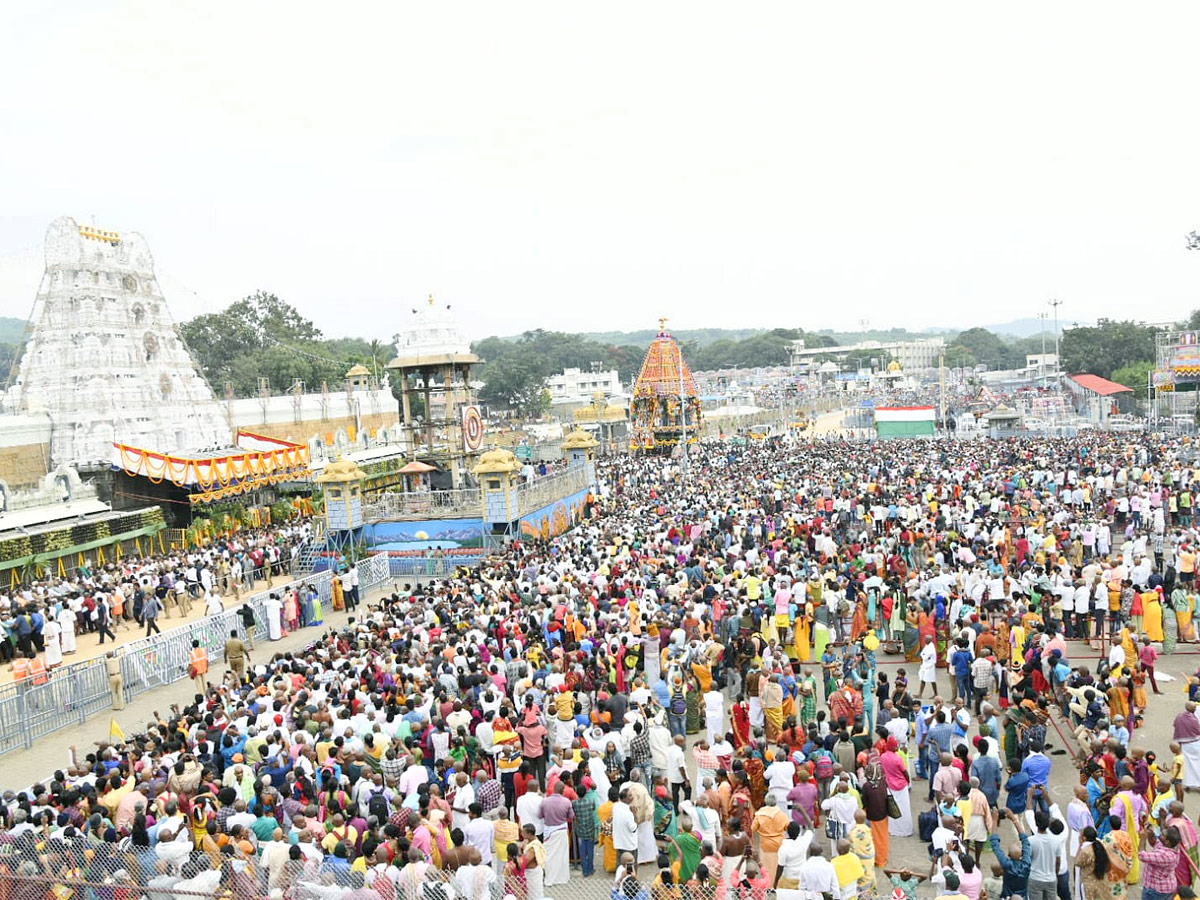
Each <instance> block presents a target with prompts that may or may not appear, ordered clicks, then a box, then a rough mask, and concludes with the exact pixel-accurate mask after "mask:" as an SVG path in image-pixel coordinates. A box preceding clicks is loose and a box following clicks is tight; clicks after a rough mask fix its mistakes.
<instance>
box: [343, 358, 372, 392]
mask: <svg viewBox="0 0 1200 900" xmlns="http://www.w3.org/2000/svg"><path fill="white" fill-rule="evenodd" d="M370 389H371V370H370V369H368V368H367V367H366V366H364V365H363V364H362V363H359V364H358V365H355V366H351V367H350V370H349V371H348V372H347V373H346V390H347V391H349V392H350V393H353V392H355V391H369V390H370Z"/></svg>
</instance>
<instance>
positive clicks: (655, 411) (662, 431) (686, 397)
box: [629, 319, 700, 453]
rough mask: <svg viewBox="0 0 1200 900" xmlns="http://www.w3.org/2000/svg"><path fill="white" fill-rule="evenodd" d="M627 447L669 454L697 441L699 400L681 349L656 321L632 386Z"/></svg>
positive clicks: (664, 327)
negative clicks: (656, 327) (652, 336)
mask: <svg viewBox="0 0 1200 900" xmlns="http://www.w3.org/2000/svg"><path fill="white" fill-rule="evenodd" d="M630 421H631V429H632V434H631V437H630V441H629V447H630V449H631V450H633V451H634V452H640V453H670V452H672V451H673V450H674V449H675V448H676V447H678V446H679V445H680V444H681V442H682V443H687V444H694V443H696V441H698V440H699V438H700V397H699V395H698V394H697V393H696V382H695V380H694V379H693V378H692V373H691V370H689V369H688V365H687V361H686V360H685V359H684V358H683V349H682V348H681V347H680V346H679V344H678V342H677V341H676V340H675V339H674V338H673V337H671V335H670V333H669V332H668V331H667V329H666V319H659V320H658V334H656V335H655V336H654V340H653V341H651V342H650V346H649V347H648V348H647V349H646V357H645V359H643V360H642V368H641V370H640V371H639V372H638V376H637V381H635V382H634V385H633V400H632V402H631V404H630Z"/></svg>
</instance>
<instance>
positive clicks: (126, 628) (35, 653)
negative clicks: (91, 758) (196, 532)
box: [0, 521, 312, 683]
mask: <svg viewBox="0 0 1200 900" xmlns="http://www.w3.org/2000/svg"><path fill="white" fill-rule="evenodd" d="M311 533H312V526H311V524H310V523H308V522H307V521H299V522H294V523H292V522H289V523H283V524H279V525H275V526H271V527H266V528H256V529H250V530H245V531H241V532H238V533H236V534H233V535H230V536H228V537H226V538H222V539H219V540H217V541H214V542H213V543H211V544H208V545H207V546H205V547H202V548H195V549H192V550H176V549H170V550H168V551H167V552H165V553H160V554H153V553H148V554H146V555H143V556H126V557H125V558H124V559H122V560H120V561H117V562H110V563H106V564H99V565H98V564H95V563H94V562H93V561H91V560H85V561H84V564H83V565H81V566H80V567H78V568H76V569H72V570H71V571H70V572H69V573H68V574H64V575H61V576H60V575H53V574H51V575H49V576H47V577H46V578H44V579H41V580H35V581H30V582H27V583H25V584H22V585H21V586H20V588H19V589H15V590H6V591H0V626H3V629H4V630H3V634H2V635H0V662H2V663H7V664H8V665H9V666H10V667H11V668H12V669H13V672H14V679H15V680H17V681H26V680H27V681H29V682H30V683H42V682H44V681H45V680H47V679H48V678H50V677H52V673H53V670H54V669H55V668H57V667H58V666H61V665H63V664H64V663H66V662H70V659H69V657H71V656H73V655H75V654H76V653H78V652H79V647H80V644H81V639H84V638H87V640H88V642H89V643H91V638H90V637H88V636H92V635H94V636H95V637H96V640H95V642H94V646H103V645H104V643H105V640H106V639H107V640H108V641H109V642H110V643H116V641H117V634H118V633H121V632H126V633H129V632H130V631H142V630H143V629H144V632H145V635H146V636H149V635H150V634H152V633H158V632H161V626H160V624H159V623H160V621H161V622H163V623H166V624H169V621H170V620H171V619H173V618H178V619H187V618H189V617H190V616H191V615H192V614H193V609H194V608H196V609H198V610H202V611H203V613H204V614H205V615H215V614H216V613H219V612H221V611H222V610H224V609H226V608H229V606H228V604H229V603H230V602H231V601H236V600H238V599H239V598H240V597H241V594H242V592H247V593H248V592H252V591H254V590H255V587H256V585H261V584H262V583H263V582H268V583H269V582H270V581H271V579H272V578H275V577H278V576H280V575H286V574H287V573H288V572H289V571H291V567H292V563H293V558H294V556H295V554H297V553H298V552H299V549H300V547H301V546H303V544H304V543H305V542H306V541H307V540H309V538H310V536H311Z"/></svg>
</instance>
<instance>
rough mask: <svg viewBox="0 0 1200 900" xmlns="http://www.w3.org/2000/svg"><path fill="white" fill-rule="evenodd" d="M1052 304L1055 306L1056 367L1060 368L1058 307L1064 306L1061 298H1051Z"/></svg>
mask: <svg viewBox="0 0 1200 900" xmlns="http://www.w3.org/2000/svg"><path fill="white" fill-rule="evenodd" d="M1050 305H1051V306H1053V307H1054V367H1055V368H1056V369H1057V368H1059V363H1058V308H1059V307H1060V306H1062V301H1061V300H1051V301H1050Z"/></svg>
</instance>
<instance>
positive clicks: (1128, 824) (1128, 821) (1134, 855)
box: [1113, 792, 1142, 884]
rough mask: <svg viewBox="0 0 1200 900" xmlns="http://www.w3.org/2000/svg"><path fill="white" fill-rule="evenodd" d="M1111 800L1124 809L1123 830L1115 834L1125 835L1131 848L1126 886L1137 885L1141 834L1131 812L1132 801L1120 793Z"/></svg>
mask: <svg viewBox="0 0 1200 900" xmlns="http://www.w3.org/2000/svg"><path fill="white" fill-rule="evenodd" d="M1113 799H1114V800H1115V801H1116V802H1118V803H1120V804H1121V805H1122V806H1123V807H1124V809H1125V828H1124V830H1123V831H1121V832H1117V834H1123V835H1125V837H1126V838H1127V839H1128V840H1129V846H1130V848H1131V849H1130V852H1129V856H1130V862H1129V874H1128V875H1126V876H1125V881H1126V883H1127V884H1137V883H1138V882H1139V881H1141V879H1142V861H1141V860H1140V859H1138V843H1139V842H1140V841H1141V832H1140V830H1139V828H1138V819H1137V815H1136V814H1135V813H1134V811H1133V801H1132V800H1130V799H1129V794H1128V793H1126V792H1122V793H1120V794H1117V796H1116V797H1114V798H1113ZM1123 843H1124V842H1123V841H1122V844H1123Z"/></svg>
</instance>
